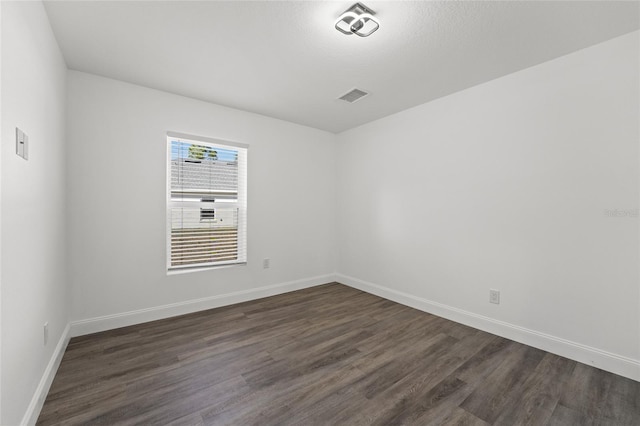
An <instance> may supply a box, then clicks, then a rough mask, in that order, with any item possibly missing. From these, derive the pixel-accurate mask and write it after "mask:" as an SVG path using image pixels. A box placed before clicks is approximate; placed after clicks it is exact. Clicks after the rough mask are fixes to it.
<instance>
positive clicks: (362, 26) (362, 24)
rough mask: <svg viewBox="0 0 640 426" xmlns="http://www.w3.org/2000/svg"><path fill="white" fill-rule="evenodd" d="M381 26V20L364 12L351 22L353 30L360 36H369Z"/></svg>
mask: <svg viewBox="0 0 640 426" xmlns="http://www.w3.org/2000/svg"><path fill="white" fill-rule="evenodd" d="M378 28H380V22H378V20H377V19H376V18H374V17H373V15H370V14H368V13H363V14H362V15H360V16H359V17H358V19H357V21H355V22H352V23H351V28H350V29H351V32H352V33H353V34H355V35H357V36H360V37H369V36H370V35H371V34H373V33H375V32H376V31H377V30H378Z"/></svg>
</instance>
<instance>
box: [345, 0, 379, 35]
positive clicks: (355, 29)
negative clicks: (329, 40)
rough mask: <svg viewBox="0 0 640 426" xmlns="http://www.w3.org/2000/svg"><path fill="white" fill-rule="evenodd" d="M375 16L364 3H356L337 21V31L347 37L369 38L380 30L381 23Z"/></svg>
mask: <svg viewBox="0 0 640 426" xmlns="http://www.w3.org/2000/svg"><path fill="white" fill-rule="evenodd" d="M375 14H376V13H375V12H374V11H373V10H371V9H369V8H368V7H367V6H365V5H363V4H362V3H356V4H354V5H353V6H351V7H350V8H349V9H347V10H346V11H345V12H344V13H343V14H342V15H340V17H339V18H338V20H337V21H336V25H335V27H336V30H338V31H340V32H341V33H342V34H346V35H351V34H355V35H357V36H360V37H369V36H370V35H371V34H373V33H375V32H376V30H377V29H378V28H380V22H378V20H377V19H376V18H375V17H374V16H373V15H375Z"/></svg>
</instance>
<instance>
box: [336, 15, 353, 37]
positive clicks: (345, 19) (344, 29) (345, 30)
mask: <svg viewBox="0 0 640 426" xmlns="http://www.w3.org/2000/svg"><path fill="white" fill-rule="evenodd" d="M358 16H359V15H358V14H357V13H355V12H349V11H347V12H345V13H343V14H342V15H340V17H339V18H338V20H337V21H336V25H335V27H336V30H338V31H340V32H341V33H342V34H346V35H351V34H353V31H351V23H352V22H354V21H355V20H356V19H358Z"/></svg>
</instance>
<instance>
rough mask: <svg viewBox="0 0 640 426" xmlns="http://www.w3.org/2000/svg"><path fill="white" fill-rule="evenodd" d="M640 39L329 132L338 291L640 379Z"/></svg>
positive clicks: (598, 47) (619, 41) (635, 37)
mask: <svg viewBox="0 0 640 426" xmlns="http://www.w3.org/2000/svg"><path fill="white" fill-rule="evenodd" d="M638 37H639V33H638V32H635V33H631V34H628V35H625V36H622V37H619V38H616V39H613V40H610V41H608V42H605V43H602V44H599V45H596V46H593V47H590V48H587V49H584V50H582V51H578V52H575V53H573V54H570V55H568V56H564V57H561V58H559V59H556V60H553V61H550V62H547V63H544V64H541V65H538V66H535V67H532V68H529V69H526V70H523V71H521V72H518V73H515V74H511V75H509V76H506V77H503V78H500V79H497V80H494V81H491V82H488V83H485V84H482V85H479V86H476V87H473V88H470V89H468V90H465V91H462V92H459V93H456V94H453V95H450V96H448V97H445V98H441V99H439V100H436V101H433V102H430V103H427V104H424V105H421V106H418V107H416V108H413V109H410V110H407V111H404V112H401V113H398V114H395V115H393V116H390V117H387V118H384V119H381V120H378V121H376V122H373V123H369V124H367V125H364V126H361V127H359V128H356V129H353V130H351V131H347V132H344V133H342V134H340V135H339V138H338V147H339V148H338V158H339V164H338V170H339V177H338V182H340V186H339V188H340V189H339V195H338V197H339V201H338V206H339V211H340V215H339V218H340V219H339V221H338V229H339V232H338V234H339V239H338V247H339V256H338V259H339V260H338V272H339V274H341V275H338V278H339V280H340V281H344V282H347V283H351V284H353V285H356V286H360V287H362V288H366V289H369V290H372V291H377V292H379V293H384V294H388V295H392V296H393V295H395V296H396V297H397V298H400V299H403V298H404V299H403V300H413V301H415V302H416V304H417V305H420V304H422V305H421V306H427V307H430V308H428V309H432V310H434V311H438V312H441V313H444V314H445V315H449V316H450V317H455V318H458V319H460V318H466V320H467V322H468V323H470V324H475V325H481V326H482V325H483V324H484V325H485V327H484V328H487V329H494V330H502V331H505V330H506V331H507V333H506V334H510V335H511V336H514V335H516V334H518V333H522V334H523V336H525V337H524V340H527V341H532V340H531V339H534V340H535V339H538V338H539V339H541V341H542V340H545V339H546V342H547V343H553V344H558V345H559V347H564V349H562V350H569V351H570V350H574V349H575V350H576V351H578V352H579V351H583V352H584V350H586V351H587V352H589V351H591V352H590V353H591V354H592V355H593V356H596V355H597V356H603V357H605V358H606V357H607V356H610V358H611V360H612V362H614V363H615V362H618V361H620V362H621V363H623V364H624V363H626V367H624V368H623V367H621V369H620V372H622V373H625V374H631V375H635V377H636V379H637V380H640V368H638V366H639V365H640V364H637V363H638V360H640V340H639V339H640V337H639V336H640V327H639V324H640V316H639V315H640V306H639V304H638V301H639V300H640V299H639V297H640V295H639V282H640V280H639V271H638V255H639V253H638V251H639V250H638V218H637V217H617V218H613V217H607V216H606V215H605V210H606V209H619V210H633V209H637V208H638V191H639V167H638V166H639V163H638V141H639V129H638V127H639V113H640V111H639V84H638V80H639V76H640V69H639V58H638V52H639V43H638ZM631 213H633V212H631ZM372 284H373V285H377V286H379V287H374V286H373V285H372ZM490 288H495V289H499V290H500V291H501V296H502V301H501V304H500V305H492V304H489V303H488V299H489V289H490ZM418 302H419V303H418ZM500 321H502V322H504V323H500ZM505 323H506V324H505ZM487 324H489V325H487ZM525 329H526V330H525ZM527 336H528V337H527ZM562 339H565V340H567V341H569V342H566V341H563V340H562ZM563 345H564V346H563ZM602 351H605V352H609V353H610V354H606V353H604V352H602ZM565 353H566V352H565ZM585 353H586V352H585ZM585 361H590V360H589V359H585ZM591 361H592V362H593V363H594V364H597V361H594V360H591ZM634 362H635V364H634ZM609 368H610V366H609ZM625 368H626V369H627V370H624V369H625ZM633 368H637V370H630V369H633ZM622 370H624V371H622Z"/></svg>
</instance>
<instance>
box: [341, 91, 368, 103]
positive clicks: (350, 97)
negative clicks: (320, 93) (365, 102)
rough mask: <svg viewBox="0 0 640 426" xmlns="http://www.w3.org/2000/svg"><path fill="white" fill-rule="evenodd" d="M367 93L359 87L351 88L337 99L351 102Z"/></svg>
mask: <svg viewBox="0 0 640 426" xmlns="http://www.w3.org/2000/svg"><path fill="white" fill-rule="evenodd" d="M367 95H368V93H367V92H365V91H362V90H360V89H353V90H350V91H349V92H347V93H345V94H344V95H342V96H340V97H339V98H338V99H340V100H343V101H345V102H349V103H350V104H352V103H354V102H356V101H359V100H360V99H362V98H364V97H365V96H367Z"/></svg>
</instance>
